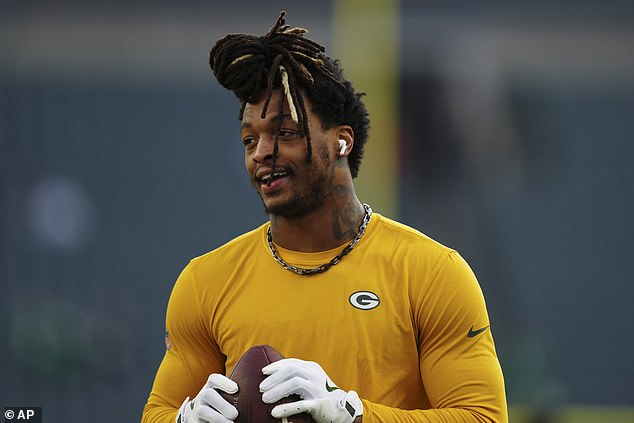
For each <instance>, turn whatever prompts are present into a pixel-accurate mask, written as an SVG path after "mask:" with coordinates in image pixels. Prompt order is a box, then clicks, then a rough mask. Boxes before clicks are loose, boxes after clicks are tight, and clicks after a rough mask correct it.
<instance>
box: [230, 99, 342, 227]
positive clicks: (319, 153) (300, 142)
mask: <svg viewBox="0 0 634 423" xmlns="http://www.w3.org/2000/svg"><path fill="white" fill-rule="evenodd" d="M279 96H280V90H276V91H274V92H273V96H272V98H271V101H270V104H269V107H268V109H267V113H266V117H265V118H264V119H262V118H261V113H262V107H263V105H264V100H265V97H264V96H262V97H261V99H260V100H259V101H258V102H257V103H253V104H252V103H247V104H246V106H245V108H244V114H243V118H242V128H241V131H240V132H241V137H242V141H243V142H244V146H245V147H244V148H245V150H244V160H245V165H246V169H247V172H248V174H249V178H250V180H251V183H252V184H253V186H254V187H255V190H256V191H257V192H258V194H259V195H260V197H261V198H262V202H263V203H264V208H265V209H266V211H267V213H270V214H273V215H276V216H282V217H301V216H304V215H306V214H307V213H309V212H311V211H313V210H316V209H317V208H319V207H320V206H321V205H322V204H323V203H324V200H325V199H326V198H327V197H328V195H329V194H330V193H331V192H332V178H333V175H334V168H333V166H334V161H335V152H334V148H333V146H335V145H336V142H337V132H336V129H335V128H331V129H323V128H322V124H321V120H320V119H319V117H318V116H317V115H316V114H314V113H312V112H311V111H310V106H311V105H310V102H309V101H308V99H307V98H304V103H305V105H306V110H307V114H308V122H309V129H310V134H311V145H312V149H313V153H312V162H311V163H306V138H305V137H304V134H303V131H302V130H301V124H298V123H295V122H294V121H293V120H292V119H291V115H290V112H289V107H288V104H286V101H285V102H284V108H283V112H282V114H281V115H280V114H279V107H278V104H279ZM298 113H299V110H298ZM280 120H281V122H282V125H281V127H280V129H279V130H278V126H279V121H280ZM276 133H277V136H278V139H279V141H278V142H279V150H278V153H277V159H276V162H275V168H273V167H272V166H273V146H274V142H275V135H276Z"/></svg>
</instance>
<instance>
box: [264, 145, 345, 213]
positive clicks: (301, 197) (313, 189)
mask: <svg viewBox="0 0 634 423" xmlns="http://www.w3.org/2000/svg"><path fill="white" fill-rule="evenodd" d="M319 157H320V159H321V162H322V163H321V164H322V167H323V169H322V171H320V172H319V174H318V176H317V177H316V178H314V179H311V181H310V184H309V185H308V186H307V187H305V188H304V189H302V190H301V191H300V190H299V189H298V190H295V191H294V192H293V195H292V197H291V198H290V199H289V200H288V201H286V202H284V203H280V204H274V205H272V206H271V207H267V205H266V203H265V201H264V198H263V197H262V194H261V193H260V191H259V190H258V189H257V182H255V181H252V182H253V184H254V187H256V192H257V193H258V195H259V196H260V199H261V200H262V205H263V206H264V212H265V213H266V214H268V215H274V216H279V217H286V218H300V217H303V216H306V215H307V214H309V213H311V212H313V211H315V210H317V209H319V208H320V207H321V206H322V205H323V204H324V201H325V200H326V198H327V197H328V195H329V193H330V192H331V191H332V183H331V175H332V173H331V172H329V171H328V169H330V167H331V166H330V157H329V156H328V149H327V147H326V146H321V148H320V149H319ZM307 166H310V167H315V166H317V164H316V163H315V161H313V162H312V163H311V164H310V165H307ZM309 170H316V171H319V169H310V168H309ZM288 174H289V177H290V178H297V177H298V176H297V174H296V173H295V172H292V171H289V172H288Z"/></svg>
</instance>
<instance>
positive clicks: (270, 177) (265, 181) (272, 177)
mask: <svg viewBox="0 0 634 423" xmlns="http://www.w3.org/2000/svg"><path fill="white" fill-rule="evenodd" d="M285 176H288V172H286V171H285V170H276V171H274V172H270V173H265V174H263V175H262V176H260V177H259V179H260V183H261V184H262V185H266V186H271V184H272V183H273V182H275V181H276V180H278V179H280V178H283V177H285Z"/></svg>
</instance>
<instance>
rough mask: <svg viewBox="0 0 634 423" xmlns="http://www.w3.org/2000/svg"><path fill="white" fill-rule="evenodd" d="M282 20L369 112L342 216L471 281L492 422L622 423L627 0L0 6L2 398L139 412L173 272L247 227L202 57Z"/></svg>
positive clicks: (219, 108)
mask: <svg viewBox="0 0 634 423" xmlns="http://www.w3.org/2000/svg"><path fill="white" fill-rule="evenodd" d="M281 9H286V10H287V11H288V17H289V23H290V24H293V25H299V26H305V27H307V28H309V30H310V36H311V37H313V38H314V39H316V40H318V41H320V42H321V43H323V44H325V45H326V46H327V48H328V51H329V52H331V53H333V54H335V55H339V56H341V58H342V61H343V64H344V68H345V69H346V70H348V71H349V72H348V74H349V76H350V77H351V78H352V79H353V80H354V81H356V82H357V83H356V86H357V88H358V89H360V90H362V91H365V92H367V94H368V97H367V98H368V102H369V104H370V106H371V112H372V117H373V119H374V120H373V122H374V127H373V132H372V137H371V139H370V143H371V146H369V151H368V157H367V160H366V163H365V165H364V166H362V168H361V174H360V177H359V181H358V183H359V191H360V193H361V197H362V199H363V200H365V201H367V202H369V203H370V204H372V206H373V207H374V208H375V209H376V210H378V211H379V212H381V213H383V214H385V215H388V216H390V217H393V218H397V219H400V220H401V221H403V222H405V223H407V224H409V225H411V226H414V227H416V228H418V229H420V230H421V231H423V232H425V233H427V234H429V235H430V236H432V237H434V238H436V239H437V240H439V241H441V242H443V243H445V244H448V245H451V246H453V247H454V248H456V249H457V250H459V251H460V252H461V253H462V255H463V256H465V257H466V258H467V260H468V261H469V263H470V264H471V265H472V267H473V268H474V270H475V272H476V274H477V275H478V277H479V280H480V282H481V285H482V288H483V290H484V292H485V295H486V297H487V301H488V305H489V311H490V314H491V318H492V322H493V332H494V335H495V337H496V341H497V348H498V352H499V357H500V360H501V362H502V366H503V369H504V372H505V376H506V384H507V391H508V399H509V402H510V404H511V406H512V409H511V421H512V422H532V423H537V422H541V423H548V422H566V423H567V422H575V423H576V422H583V423H585V422H598V421H601V422H626V421H627V422H632V421H634V336H633V335H632V329H631V327H632V322H634V307H633V306H632V304H633V302H634V223H633V216H634V166H633V165H632V158H633V157H634V135H633V134H634V25H633V23H634V19H633V18H634V3H632V2H631V0H579V1H559V0H550V1H546V0H533V1H517V2H503V1H499V0H498V1H475V2H474V1H468V0H456V1H452V2H446V1H431V0H430V1H415V0H401V1H396V0H374V1H360V0H333V1H324V2H286V4H285V2H276V1H262V0H259V1H258V0H248V1H241V2H225V1H222V2H221V1H210V0H208V1H203V0H186V1H180V2H178V3H176V2H168V1H166V0H153V1H150V0H134V1H124V0H110V1H107V2H106V1H92V2H91V1H88V2H87V1H79V0H57V1H54V2H44V1H29V0H22V1H18V0H1V1H0V287H1V289H2V291H1V292H2V295H1V297H0V298H1V299H0V315H1V317H2V318H1V320H0V331H1V332H0V333H1V335H2V340H3V342H1V343H0V375H1V383H0V399H1V400H2V403H3V405H4V406H42V407H43V409H44V420H45V421H47V422H62V421H64V422H83V421H91V422H97V423H99V422H113V421H117V422H134V421H138V420H139V419H140V415H141V410H142V407H143V405H144V402H145V400H146V397H147V395H148V392H149V390H150V387H151V383H152V380H153V376H154V372H155V370H156V367H157V366H158V363H159V361H160V359H161V357H162V355H163V351H164V346H163V335H164V312H165V306H166V302H167V299H168V296H169V293H170V290H171V287H172V284H173V283H174V281H175V279H176V277H177V276H178V274H179V272H180V270H181V269H182V268H183V266H184V265H185V264H186V263H187V261H188V260H189V259H190V258H192V257H194V256H197V255H200V254H202V253H204V252H206V251H209V250H211V249H213V248H215V247H216V246H218V245H220V244H222V243H224V242H225V241H228V240H229V239H231V238H232V237H233V236H235V235H237V234H239V233H242V232H244V231H246V230H248V229H251V228H252V227H254V226H256V225H258V224H259V223H261V222H263V221H264V220H265V219H266V217H265V215H264V214H263V212H262V209H261V205H260V202H259V200H258V199H257V198H256V196H255V195H254V194H253V192H252V190H251V188H250V187H249V185H248V182H247V179H246V177H245V176H244V171H243V159H242V147H241V144H240V142H239V139H238V121H237V103H236V102H235V101H234V99H233V97H232V95H231V94H230V93H228V92H226V91H224V90H223V89H221V88H220V87H219V86H218V85H217V83H216V82H215V80H214V79H213V77H212V75H211V73H210V71H209V68H208V64H207V54H208V50H209V48H210V46H211V44H212V43H213V42H214V41H215V40H216V39H217V38H219V37H220V36H223V35H224V34H226V33H228V32H255V33H262V32H263V31H264V30H265V29H267V28H269V27H270V26H271V25H272V23H273V22H274V19H275V18H276V17H277V14H278V13H279V11H280V10H281Z"/></svg>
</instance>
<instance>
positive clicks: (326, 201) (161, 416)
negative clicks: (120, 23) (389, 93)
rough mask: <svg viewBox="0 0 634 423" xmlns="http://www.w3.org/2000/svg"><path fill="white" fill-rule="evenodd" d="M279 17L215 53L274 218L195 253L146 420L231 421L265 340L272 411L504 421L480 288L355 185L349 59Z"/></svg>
mask: <svg viewBox="0 0 634 423" xmlns="http://www.w3.org/2000/svg"><path fill="white" fill-rule="evenodd" d="M305 32H306V31H305V30H304V29H300V28H291V27H289V26H287V25H286V24H285V19H284V13H282V14H281V15H280V17H279V18H278V20H277V22H276V24H275V25H274V27H273V28H272V29H271V30H270V32H269V33H268V34H266V35H265V36H262V37H256V36H253V35H246V34H232V35H228V36H227V37H225V38H223V39H221V40H219V41H218V42H217V43H216V44H215V46H214V47H213V49H212V50H211V53H210V65H211V67H212V69H213V71H214V74H215V75H216V77H217V79H218V81H219V82H220V83H221V84H222V85H223V86H225V87H226V88H228V89H230V90H232V91H233V92H234V93H235V94H236V96H237V97H238V99H239V100H240V101H241V104H242V108H241V110H240V119H241V122H242V124H241V137H242V141H243V143H244V148H245V166H246V170H247V174H248V175H249V178H250V179H251V182H252V183H253V186H254V187H255V190H256V191H257V193H258V194H259V196H260V197H261V199H262V202H263V204H264V207H265V209H266V211H267V213H268V214H269V216H270V221H269V222H267V223H266V224H264V225H262V226H261V227H259V228H257V229H255V230H253V231H251V232H248V233H246V234H244V235H242V236H240V237H238V238H236V239H234V240H232V241H231V242H229V243H227V244H225V245H224V246H221V247H220V248H218V249H216V250H214V251H212V252H210V253H208V254H206V255H203V256H201V257H198V258H196V259H194V260H192V261H191V262H190V263H189V265H188V266H187V267H186V268H185V269H184V270H183V272H182V274H181V275H180V277H179V278H178V281H177V282H176V285H175V286H174V290H173V292H172V295H171V297H170V301H169V305H168V309H167V318H166V323H167V335H166V341H167V346H168V347H167V352H166V354H165V356H164V359H163V361H162V363H161V366H160V368H159V370H158V373H157V375H156V379H155V381H154V386H153V388H152V392H151V394H150V397H149V399H148V403H147V404H146V407H145V410H144V414H143V422H165V423H167V422H170V423H171V422H174V421H176V422H181V423H182V422H186V423H191V422H219V423H227V422H231V421H233V420H235V419H236V417H237V414H238V412H237V410H236V408H235V407H234V406H233V405H232V404H230V403H228V402H227V401H225V400H224V399H223V398H222V397H221V395H220V394H219V391H224V392H227V393H235V392H236V391H237V389H238V387H237V385H236V384H235V382H233V381H231V380H230V379H228V378H227V377H226V376H225V375H226V374H228V373H229V372H230V371H231V369H232V368H233V366H234V365H235V364H236V362H237V360H238V359H239V358H240V357H241V356H242V354H243V353H244V352H245V351H246V350H247V349H249V348H250V347H252V346H254V345H260V344H268V345H271V346H273V347H274V348H275V349H277V350H278V351H280V352H281V353H282V354H283V355H284V356H285V357H292V358H288V359H284V360H281V361H278V362H275V363H273V364H272V365H269V366H267V367H265V368H264V369H263V373H264V374H265V375H266V376H267V377H266V379H265V380H264V382H262V384H261V385H260V391H261V392H262V400H263V401H264V402H266V403H274V402H276V401H277V400H279V399H280V398H284V397H286V396H288V395H290V394H298V395H299V396H300V397H301V400H300V401H298V402H294V403H291V404H284V405H281V406H276V407H274V408H273V410H272V414H273V416H274V417H275V418H283V417H288V416H291V415H293V414H297V413H301V412H308V413H310V414H311V415H312V417H313V418H314V420H315V421H316V422H318V423H326V422H341V423H344V422H345V423H348V422H353V421H354V422H360V421H363V422H365V423H370V422H414V421H425V422H506V421H507V411H506V401H505V393H504V383H503V378H502V373H501V370H500V366H499V363H498V360H497V357H496V353H495V348H494V344H493V338H492V336H491V331H490V326H489V320H488V316H487V311H486V306H485V303H484V299H483V296H482V292H481V290H480V287H479V285H478V283H477V281H476V279H475V276H474V275H473V273H472V272H471V270H470V268H469V266H468V265H467V264H466V262H465V261H464V260H463V259H462V258H461V257H460V256H459V255H458V254H457V253H456V252H455V251H453V250H451V249H449V248H447V247H444V246H442V245H440V244H438V243H437V242H435V241H433V240H431V239H430V238H428V237H426V236H425V235H423V234H421V233H420V232H418V231H416V230H414V229H411V228H409V227H406V226H404V225H402V224H399V223H397V222H395V221H392V220H390V219H387V218H385V217H383V216H381V215H379V214H378V213H373V212H372V210H371V208H370V207H369V206H368V205H365V204H362V203H361V202H360V201H359V200H358V198H357V196H356V194H355V191H354V185H353V178H354V177H355V176H356V175H357V173H358V170H359V165H360V162H361V157H362V154H363V147H364V144H365V142H366V138H367V131H368V125H369V122H368V116H367V112H366V109H365V106H364V105H363V103H362V101H361V94H359V93H357V92H355V90H354V89H353V87H352V84H351V83H350V82H349V81H347V80H345V79H344V77H343V75H342V72H341V69H340V67H339V63H338V62H337V61H333V60H332V59H330V58H329V57H327V56H326V55H325V54H324V49H323V47H322V46H320V45H319V44H317V43H315V42H313V41H311V40H309V39H307V38H305V37H304V33H305Z"/></svg>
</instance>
